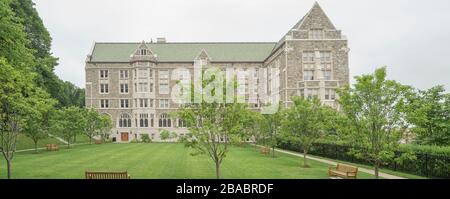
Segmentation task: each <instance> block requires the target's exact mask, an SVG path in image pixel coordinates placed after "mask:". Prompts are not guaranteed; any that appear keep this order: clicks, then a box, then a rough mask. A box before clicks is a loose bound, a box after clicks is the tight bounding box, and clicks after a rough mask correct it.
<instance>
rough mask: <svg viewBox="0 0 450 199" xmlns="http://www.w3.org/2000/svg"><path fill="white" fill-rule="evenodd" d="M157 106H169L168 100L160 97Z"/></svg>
mask: <svg viewBox="0 0 450 199" xmlns="http://www.w3.org/2000/svg"><path fill="white" fill-rule="evenodd" d="M159 108H169V100H168V99H160V100H159Z"/></svg>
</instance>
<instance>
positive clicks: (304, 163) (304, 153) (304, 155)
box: [303, 149, 308, 168]
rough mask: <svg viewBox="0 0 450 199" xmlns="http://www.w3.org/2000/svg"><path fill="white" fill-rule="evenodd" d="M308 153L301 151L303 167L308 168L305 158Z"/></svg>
mask: <svg viewBox="0 0 450 199" xmlns="http://www.w3.org/2000/svg"><path fill="white" fill-rule="evenodd" d="M307 153H308V151H307V150H305V149H303V167H305V168H308V161H307V158H306V154H307Z"/></svg>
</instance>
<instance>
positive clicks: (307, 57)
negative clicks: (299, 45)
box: [302, 51, 315, 62]
mask: <svg viewBox="0 0 450 199" xmlns="http://www.w3.org/2000/svg"><path fill="white" fill-rule="evenodd" d="M314 57H315V54H314V52H313V51H305V52H303V53H302V60H303V62H314Z"/></svg>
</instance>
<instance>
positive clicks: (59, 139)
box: [48, 133, 67, 144]
mask: <svg viewBox="0 0 450 199" xmlns="http://www.w3.org/2000/svg"><path fill="white" fill-rule="evenodd" d="M48 136H50V137H52V138H55V139H57V140H58V141H60V142H62V143H64V144H67V141H65V140H64V139H62V138H60V137H58V136H55V135H52V134H50V133H49V134H48Z"/></svg>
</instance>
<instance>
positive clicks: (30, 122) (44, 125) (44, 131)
mask: <svg viewBox="0 0 450 199" xmlns="http://www.w3.org/2000/svg"><path fill="white" fill-rule="evenodd" d="M39 92H41V93H40V94H39V95H40V96H43V97H42V98H40V99H39V100H33V101H32V103H31V106H32V107H33V108H32V109H31V110H30V113H29V114H27V115H26V116H25V117H26V124H27V125H26V126H24V128H23V133H24V134H25V135H26V136H27V137H29V138H30V139H31V140H33V143H34V150H35V152H36V153H37V151H38V150H37V147H38V142H39V141H40V140H41V139H44V138H46V137H48V134H49V133H50V128H49V126H50V117H51V114H52V112H53V108H54V105H55V104H56V101H55V100H53V99H51V98H50V96H49V95H48V94H47V93H46V92H44V91H42V90H39Z"/></svg>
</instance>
